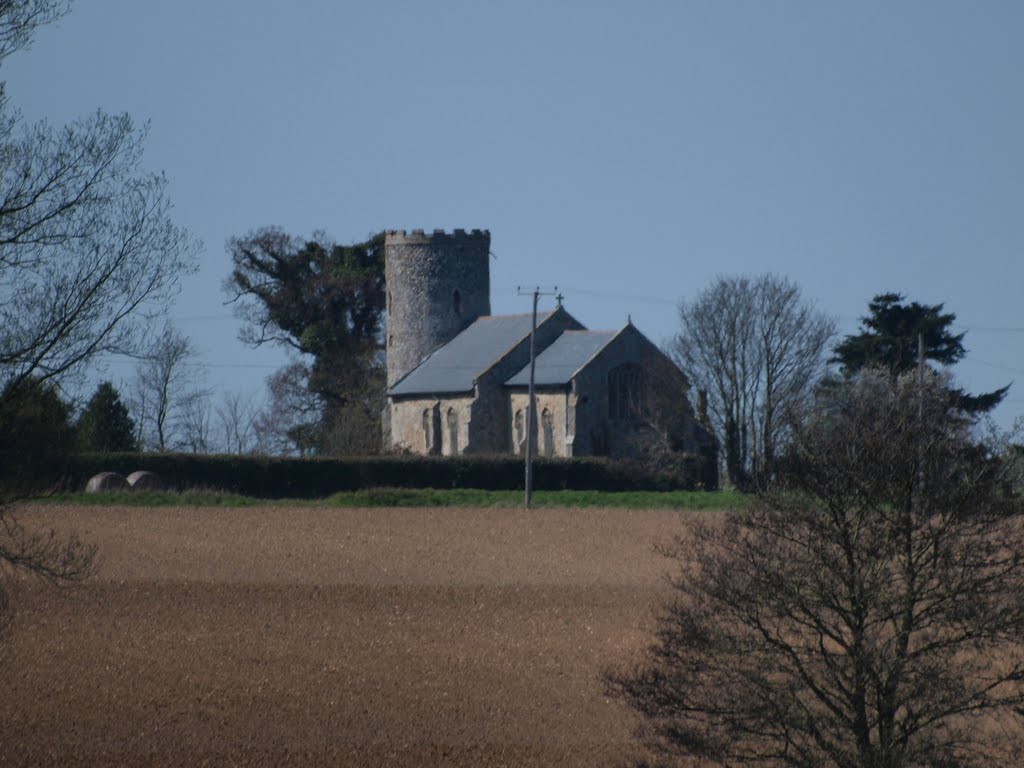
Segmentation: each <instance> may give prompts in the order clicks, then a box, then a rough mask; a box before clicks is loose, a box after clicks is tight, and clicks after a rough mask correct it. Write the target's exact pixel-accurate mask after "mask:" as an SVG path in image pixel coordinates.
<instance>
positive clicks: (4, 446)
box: [0, 378, 74, 524]
mask: <svg viewBox="0 0 1024 768" xmlns="http://www.w3.org/2000/svg"><path fill="white" fill-rule="evenodd" d="M70 413H71V409H70V408H69V407H68V405H67V404H66V403H65V402H64V401H63V400H61V398H60V395H59V394H58V392H57V389H56V387H54V386H53V385H52V384H49V383H47V382H45V381H41V380H39V379H35V378H32V379H27V380H26V381H24V382H22V383H21V385H20V386H18V387H15V386H12V385H10V384H8V386H7V387H6V388H5V389H4V391H3V392H2V393H0V505H2V504H4V503H7V502H8V501H10V500H11V499H14V498H17V497H19V496H22V495H25V494H32V493H38V492H39V491H43V490H46V489H47V488H50V487H52V486H53V485H54V484H56V483H57V482H58V481H59V480H60V477H61V475H63V473H64V472H65V471H66V469H67V460H68V458H69V456H70V454H71V452H72V447H73V443H74V430H73V429H72V426H71V422H70ZM2 519H3V514H2V508H0V524H2Z"/></svg>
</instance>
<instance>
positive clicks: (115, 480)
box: [85, 472, 128, 493]
mask: <svg viewBox="0 0 1024 768" xmlns="http://www.w3.org/2000/svg"><path fill="white" fill-rule="evenodd" d="M127 490H128V481H127V480H125V479H124V476H123V475H119V474H118V473H117V472H100V473H99V474H98V475H93V476H92V477H90V478H89V482H88V483H86V486H85V492H86V493H103V492H104V491H127Z"/></svg>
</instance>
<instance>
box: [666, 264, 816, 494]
mask: <svg viewBox="0 0 1024 768" xmlns="http://www.w3.org/2000/svg"><path fill="white" fill-rule="evenodd" d="M679 324H680V331H679V334H678V335H677V336H676V337H675V338H674V339H673V340H672V341H671V343H670V344H669V352H670V353H671V354H672V356H673V357H674V358H675V360H676V362H677V363H678V364H679V366H680V367H681V368H682V369H683V372H684V373H685V374H686V376H687V378H688V379H689V380H690V383H691V385H692V386H693V387H694V388H695V389H697V390H699V391H704V392H707V394H708V415H709V418H710V421H711V426H712V427H713V429H714V430H715V432H716V433H717V435H718V438H719V441H720V443H721V445H722V446H723V447H724V458H725V465H726V471H727V473H728V477H729V479H730V480H731V481H732V482H733V483H734V484H736V485H738V486H744V485H746V484H747V483H748V481H749V479H750V478H752V477H753V478H757V477H758V476H759V475H762V474H764V473H765V472H766V471H767V470H769V469H770V467H771V465H772V462H773V460H774V457H775V454H776V453H777V451H778V448H779V444H780V442H784V434H785V429H786V425H787V423H788V419H787V418H786V415H787V413H788V412H789V411H791V410H792V409H793V408H795V407H798V406H799V405H800V404H801V403H802V402H804V401H806V399H807V397H808V396H809V394H810V392H811V390H812V388H813V386H814V384H815V383H816V382H817V380H818V379H819V378H820V377H821V375H822V374H823V373H824V371H825V363H826V355H827V352H828V347H829V344H830V342H831V340H832V338H833V337H834V336H835V332H836V326H835V322H834V321H833V320H832V319H830V318H828V317H826V316H825V315H823V314H821V313H820V312H818V311H817V310H815V309H814V308H813V307H812V306H811V305H810V304H808V303H807V302H806V301H804V299H803V298H802V296H801V294H800V288H799V287H798V286H797V285H796V284H795V283H793V282H791V281H789V280H787V279H786V278H783V277H779V276H776V275H761V276H760V277H757V278H753V279H751V278H746V277H719V278H718V279H717V280H716V281H715V283H714V284H713V285H712V286H711V287H710V288H707V289H705V290H704V291H702V292H701V293H700V294H698V296H697V298H696V299H694V300H693V301H692V302H682V303H681V304H680V305H679Z"/></svg>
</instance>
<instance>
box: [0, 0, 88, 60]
mask: <svg viewBox="0 0 1024 768" xmlns="http://www.w3.org/2000/svg"><path fill="white" fill-rule="evenodd" d="M70 6H71V3H70V0H0V61H3V60H4V59H5V58H7V56H9V55H10V54H11V53H13V52H14V51H17V50H20V49H22V48H27V47H28V45H29V43H31V42H32V35H33V33H34V32H35V29H36V27H40V26H42V25H44V24H49V23H50V22H51V21H56V20H57V19H59V18H60V17H61V16H63V15H64V14H65V13H67V12H68V10H69V9H70Z"/></svg>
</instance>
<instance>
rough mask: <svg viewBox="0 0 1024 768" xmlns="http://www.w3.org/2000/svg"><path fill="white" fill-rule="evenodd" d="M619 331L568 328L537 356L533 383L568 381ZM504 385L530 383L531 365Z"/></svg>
mask: <svg viewBox="0 0 1024 768" xmlns="http://www.w3.org/2000/svg"><path fill="white" fill-rule="evenodd" d="M616 334H618V331H566V332H565V333H563V334H562V335H561V336H559V337H558V338H557V339H555V341H554V343H553V344H552V345H551V346H549V347H548V348H547V349H545V350H544V351H543V352H541V353H540V354H539V355H537V365H536V370H535V371H534V377H533V381H534V384H535V385H536V386H538V387H545V386H557V385H560V384H568V383H569V382H570V381H571V380H572V377H573V376H574V375H575V374H576V372H577V371H578V370H580V369H581V368H582V367H583V366H584V365H586V364H587V362H589V361H590V359H591V358H592V357H594V355H596V354H597V353H598V352H600V351H601V350H602V349H604V348H605V346H606V345H607V344H608V342H610V341H611V340H612V339H613V338H614V337H615V336H616ZM505 385H506V386H509V387H527V386H529V385H530V366H529V365H527V366H526V367H525V368H523V370H521V371H519V373H517V374H516V375H515V376H513V377H512V378H511V379H509V380H508V381H506V382H505Z"/></svg>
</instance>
